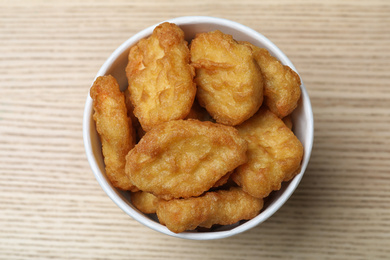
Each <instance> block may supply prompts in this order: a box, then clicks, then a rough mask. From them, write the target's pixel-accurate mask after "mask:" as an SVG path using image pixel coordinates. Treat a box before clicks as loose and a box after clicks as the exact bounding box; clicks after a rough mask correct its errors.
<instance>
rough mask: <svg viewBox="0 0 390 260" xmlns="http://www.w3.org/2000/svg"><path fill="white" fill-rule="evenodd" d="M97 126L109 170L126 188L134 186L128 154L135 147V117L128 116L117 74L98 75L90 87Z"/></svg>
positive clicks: (112, 176)
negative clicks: (132, 122)
mask: <svg viewBox="0 0 390 260" xmlns="http://www.w3.org/2000/svg"><path fill="white" fill-rule="evenodd" d="M90 95H91V98H92V99H93V108H94V114H93V119H94V120H95V122H96V130H97V132H98V133H99V135H100V140H101V142H102V151H103V156H104V163H105V168H106V174H107V177H108V179H109V180H110V181H111V183H112V184H113V185H114V186H115V187H117V188H120V189H122V190H134V188H135V187H134V186H133V185H132V184H131V182H130V180H129V178H128V177H127V176H126V174H125V165H126V155H127V153H128V152H129V151H130V150H131V149H132V148H133V147H134V139H133V129H132V124H131V120H130V119H129V118H128V117H127V110H126V105H125V98H124V94H123V93H122V92H121V91H120V90H119V85H118V83H117V81H116V80H115V78H114V77H112V76H110V75H109V76H102V77H98V78H97V79H96V80H95V82H94V84H93V86H92V87H91V91H90Z"/></svg>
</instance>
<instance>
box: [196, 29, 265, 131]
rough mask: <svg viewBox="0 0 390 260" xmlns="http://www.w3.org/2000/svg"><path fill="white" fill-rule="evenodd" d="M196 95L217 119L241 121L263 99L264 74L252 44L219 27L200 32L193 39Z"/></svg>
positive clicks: (225, 122) (223, 121)
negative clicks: (241, 42)
mask: <svg viewBox="0 0 390 260" xmlns="http://www.w3.org/2000/svg"><path fill="white" fill-rule="evenodd" d="M190 49H191V62H192V65H193V66H194V67H195V69H196V76H195V82H196V84H197V87H198V91H197V98H198V100H199V103H200V105H201V106H203V107H205V108H206V109H207V111H208V112H209V113H210V115H211V116H212V117H213V118H214V119H215V120H216V122H217V123H222V124H226V125H233V126H234V125H238V124H240V123H242V122H244V121H245V120H247V119H248V118H250V117H251V116H252V115H253V114H254V113H255V112H256V111H257V110H258V109H259V107H260V106H261V104H262V102H263V78H262V74H261V71H260V68H259V66H258V64H257V63H256V61H255V60H254V57H253V55H252V51H251V48H250V47H248V46H246V45H244V44H239V43H238V42H236V41H235V40H234V39H233V37H232V36H231V35H228V34H224V33H222V32H220V31H218V30H217V31H212V32H208V33H200V34H197V35H196V37H195V39H194V40H192V42H191V46H190Z"/></svg>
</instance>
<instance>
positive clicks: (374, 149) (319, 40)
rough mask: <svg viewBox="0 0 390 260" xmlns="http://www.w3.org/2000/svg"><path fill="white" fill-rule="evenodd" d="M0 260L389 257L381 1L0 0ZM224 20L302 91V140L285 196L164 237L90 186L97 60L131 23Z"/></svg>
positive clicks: (388, 111) (389, 157)
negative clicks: (209, 232)
mask: <svg viewBox="0 0 390 260" xmlns="http://www.w3.org/2000/svg"><path fill="white" fill-rule="evenodd" d="M0 5H1V7H2V8H0V53H1V55H0V75H1V76H0V259H281V258H282V259H286V258H288V259H388V258H389V255H390V247H389V245H390V206H389V205H390V189H389V186H390V131H389V129H390V86H389V82H390V74H389V71H390V2H389V1H377V0H373V1H346V0H337V1H336V0H331V1H314V0H298V1H293V2H291V1H285V0H277V1H270V0H266V1H251V0H243V1H239V2H237V1H224V2H219V1H212V0H211V1H210V0H208V1H196V2H184V1H165V0H162V1H149V2H147V1H117V0H113V1H78V0H77V1H76V0H67V1H50V2H48V1H43V0H42V1H38V0H37V1H0ZM185 15H206V16H216V17H221V18H227V19H230V20H234V21H237V22H240V23H242V24H245V25H247V26H250V27H252V28H253V29H255V30H257V31H259V32H260V33H262V34H264V35H265V36H266V37H268V38H269V39H271V41H273V42H274V43H275V44H277V45H278V46H279V47H280V48H281V49H282V50H283V51H284V52H285V53H286V54H287V55H288V56H289V58H290V59H291V60H292V61H293V63H294V65H295V66H296V68H297V69H298V71H299V72H300V75H301V77H302V79H303V81H304V83H305V85H306V88H307V90H308V92H309V95H310V97H311V101H312V105H313V111H314V116H315V142H314V147H313V152H312V158H311V161H310V164H309V167H308V169H307V172H306V174H305V176H304V178H303V180H302V182H301V184H300V186H299V188H298V190H297V191H296V192H295V193H294V195H293V196H292V197H291V198H290V200H289V201H288V202H287V203H286V204H285V205H284V206H283V207H282V208H281V209H280V210H279V211H278V212H277V213H276V214H275V215H274V216H272V217H271V218H270V219H269V220H267V221H266V222H265V223H263V224H261V225H259V226H258V227H256V228H254V229H252V230H250V231H248V232H246V233H243V234H240V235H237V236H235V237H231V238H227V239H224V240H218V241H207V242H202V241H187V240H180V239H175V238H171V237H166V236H164V235H162V234H159V233H157V232H155V231H152V230H150V229H148V228H146V227H143V226H142V225H141V224H139V223H138V222H136V221H134V220H133V219H131V218H130V217H128V216H127V215H126V214H125V213H123V212H122V211H121V210H120V209H119V208H118V207H117V206H116V205H115V204H114V203H113V202H112V201H111V200H110V199H109V198H108V197H107V196H106V195H105V193H104V192H103V191H102V189H101V188H100V187H99V185H98V183H97V181H96V180H95V179H94V176H93V174H92V172H91V170H90V168H89V165H88V162H87V160H86V156H85V152H84V147H83V140H82V116H83V108H84V102H85V99H86V96H87V93H88V89H89V87H90V84H91V82H92V80H93V78H94V76H95V74H96V73H97V71H98V69H99V68H100V66H101V65H102V64H103V62H104V61H105V59H106V58H107V57H108V56H109V55H110V54H111V52H113V51H114V50H115V48H116V47H118V46H119V45H120V44H121V43H122V42H124V41H125V40H126V39H127V38H129V37H131V36H132V35H134V33H136V32H137V31H139V30H141V29H144V28H146V27H148V26H150V25H153V24H155V23H158V22H161V21H163V20H165V19H169V18H173V17H177V16H185Z"/></svg>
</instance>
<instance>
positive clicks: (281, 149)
mask: <svg viewBox="0 0 390 260" xmlns="http://www.w3.org/2000/svg"><path fill="white" fill-rule="evenodd" d="M237 129H238V131H239V133H240V135H241V136H242V137H244V138H245V139H246V140H247V142H248V152H247V155H248V158H249V160H248V162H247V163H245V164H243V165H241V166H239V167H238V168H237V169H236V170H235V173H234V174H233V175H232V178H233V180H234V181H235V182H236V183H237V184H238V185H240V186H241V187H242V188H243V190H244V191H246V192H248V193H249V194H251V195H252V196H255V197H258V198H264V197H266V196H268V195H269V193H271V192H272V191H273V190H279V189H280V187H281V183H282V182H283V181H285V180H289V179H291V178H293V177H294V176H295V175H296V174H297V173H299V169H300V165H301V161H302V156H303V146H302V144H301V142H300V141H299V140H298V138H297V137H296V136H295V135H294V133H293V132H292V131H291V130H290V129H289V128H288V127H287V126H286V125H285V124H284V123H283V121H282V120H281V119H280V118H278V117H277V116H276V115H275V114H273V113H272V112H270V111H269V110H267V109H265V108H261V109H260V110H259V112H258V113H256V114H255V115H254V116H253V117H252V118H251V119H249V120H248V121H246V122H245V123H243V124H242V125H240V126H238V127H237Z"/></svg>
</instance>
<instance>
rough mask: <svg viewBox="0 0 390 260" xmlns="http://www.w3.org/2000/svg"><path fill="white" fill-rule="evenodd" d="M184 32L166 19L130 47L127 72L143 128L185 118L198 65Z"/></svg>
mask: <svg viewBox="0 0 390 260" xmlns="http://www.w3.org/2000/svg"><path fill="white" fill-rule="evenodd" d="M189 63H190V52H189V49H188V44H187V42H186V41H185V40H184V32H183V31H182V30H181V29H180V28H179V27H178V26H177V25H175V24H172V23H163V24H160V25H159V26H157V27H156V28H155V29H154V31H153V34H152V35H151V36H150V37H149V38H147V39H142V40H140V41H139V42H138V43H137V45H135V46H133V47H132V48H131V49H130V53H129V63H128V65H127V67H126V75H127V78H128V81H129V87H128V89H129V92H130V99H131V102H132V104H133V106H134V115H135V116H136V117H137V118H138V120H139V122H140V123H141V126H142V128H143V129H144V130H145V131H149V130H150V129H151V128H152V127H154V126H156V125H158V124H161V123H163V122H166V121H170V120H174V119H184V118H185V117H186V116H187V114H188V113H189V112H190V109H191V106H192V103H193V101H194V98H195V94H196V86H195V83H194V82H193V77H194V75H195V70H194V68H193V67H192V66H191V65H190V64H189Z"/></svg>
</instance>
